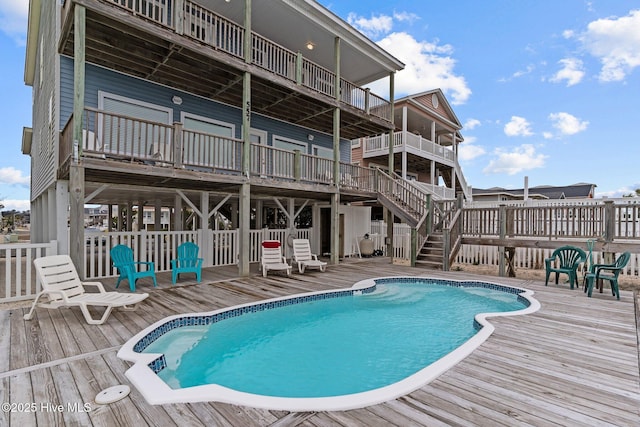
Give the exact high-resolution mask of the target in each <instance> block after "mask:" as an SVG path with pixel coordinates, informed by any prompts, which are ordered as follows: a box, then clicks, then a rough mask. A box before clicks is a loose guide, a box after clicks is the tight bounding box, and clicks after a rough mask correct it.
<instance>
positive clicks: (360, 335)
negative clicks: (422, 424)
mask: <svg viewBox="0 0 640 427" xmlns="http://www.w3.org/2000/svg"><path fill="white" fill-rule="evenodd" d="M532 294H533V293H532V292H531V291H527V290H524V289H519V288H513V287H507V286H503V285H498V284H493V283H487V282H476V281H473V282H469V281H462V282H461V281H451V280H441V279H426V278H402V277H388V278H379V279H372V280H365V281H362V282H358V283H357V284H355V285H354V286H353V287H352V288H350V289H344V290H339V291H329V292H316V293H310V294H303V295H296V296H292V297H285V298H277V299H271V300H267V301H261V302H258V303H253V304H246V305H241V306H235V307H231V308H227V309H223V310H218V311H215V312H211V313H198V314H187V315H180V316H172V317H169V318H166V319H164V320H161V321H159V322H157V323H155V324H154V325H152V326H150V327H149V328H147V329H145V330H144V331H142V332H140V333H139V334H137V335H136V336H135V337H133V338H132V339H131V340H129V341H128V342H127V343H126V344H125V345H124V346H123V347H122V348H121V349H120V351H119V352H118V356H119V357H120V358H122V359H125V360H129V361H132V362H135V364H134V366H133V367H132V368H131V369H129V370H128V371H127V374H126V375H127V377H128V378H129V379H130V380H131V382H132V383H133V384H134V385H135V386H136V387H137V388H138V389H139V390H140V392H141V393H142V394H143V395H144V397H145V398H146V399H147V401H149V402H150V403H152V404H160V403H171V402H197V401H221V402H227V403H234V404H239V405H246V406H255V407H261V408H268V409H280V410H290V411H311V410H315V411H318V410H345V409H353V408H358V407H363V406H368V405H372V404H375V403H380V402H383V401H386V400H390V399H393V398H395V397H398V396H402V395H404V394H407V393H409V392H411V391H413V390H415V389H417V388H419V387H421V386H423V385H424V384H427V383H428V382H429V381H431V380H432V379H434V378H436V377H437V376H438V375H440V374H441V373H442V372H444V371H446V370H447V369H449V368H450V367H451V366H453V365H455V364H456V363H457V362H459V361H460V360H462V359H463V358H464V357H465V356H466V355H468V354H469V353H471V352H472V351H473V350H474V349H475V348H477V347H478V346H479V345H480V344H481V343H482V342H484V341H485V340H486V339H487V338H488V336H489V335H490V334H491V333H492V332H493V327H492V326H491V325H490V324H489V323H488V322H487V321H486V318H487V317H489V316H504V315H514V314H526V313H531V312H534V311H536V310H538V309H539V307H540V305H539V303H538V302H537V301H536V300H535V299H533V298H532V297H531V295H532Z"/></svg>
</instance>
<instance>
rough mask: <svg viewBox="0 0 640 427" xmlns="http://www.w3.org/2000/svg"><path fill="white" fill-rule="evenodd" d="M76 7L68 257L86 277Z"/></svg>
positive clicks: (80, 11) (80, 44)
mask: <svg viewBox="0 0 640 427" xmlns="http://www.w3.org/2000/svg"><path fill="white" fill-rule="evenodd" d="M75 6H76V7H75V8H74V16H73V19H74V31H73V57H74V58H73V72H74V74H73V146H74V148H75V147H78V148H77V153H78V155H77V156H75V155H74V157H73V161H72V163H71V166H70V168H69V187H70V188H69V190H70V193H71V194H70V196H69V199H70V200H69V205H70V206H69V256H70V257H71V259H72V260H73V263H74V264H75V266H76V270H77V271H78V274H79V275H80V277H81V278H82V279H84V278H85V273H84V271H85V261H84V259H85V245H84V168H83V167H82V166H81V165H79V164H78V159H79V158H80V156H81V155H82V144H81V141H82V127H83V126H82V118H83V113H84V86H85V33H86V10H85V8H84V6H80V5H75ZM75 151H76V150H74V152H75ZM74 154H75V153H74ZM43 214H44V212H43Z"/></svg>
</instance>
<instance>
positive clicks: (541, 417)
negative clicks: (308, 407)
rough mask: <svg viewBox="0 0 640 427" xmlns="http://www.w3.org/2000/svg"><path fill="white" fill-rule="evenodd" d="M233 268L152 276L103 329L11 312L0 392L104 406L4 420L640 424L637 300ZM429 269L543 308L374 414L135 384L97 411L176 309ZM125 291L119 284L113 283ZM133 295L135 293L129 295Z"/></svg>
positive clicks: (51, 315)
mask: <svg viewBox="0 0 640 427" xmlns="http://www.w3.org/2000/svg"><path fill="white" fill-rule="evenodd" d="M236 271H237V270H236V269H235V268H216V269H205V271H203V278H202V279H203V280H202V283H201V284H197V283H196V282H195V280H191V279H187V280H180V281H179V282H178V284H177V285H171V278H170V274H169V273H161V274H159V275H158V282H159V286H158V288H153V287H152V286H151V285H150V283H146V282H144V281H142V282H140V283H139V285H138V287H137V290H138V291H140V292H149V293H150V296H149V298H148V299H147V300H146V301H145V302H144V303H143V304H141V305H140V307H139V309H138V310H136V311H133V312H131V311H119V310H116V311H114V313H113V314H112V315H111V317H110V318H109V320H108V321H107V322H106V323H105V324H104V325H100V326H92V325H88V324H87V323H86V322H85V321H84V318H83V316H82V314H81V313H80V311H79V310H78V309H75V308H74V309H59V310H46V309H41V308H38V309H37V310H36V315H35V317H34V319H33V320H32V321H25V320H23V319H22V316H23V314H24V313H26V312H27V308H15V309H12V310H2V311H0V328H2V330H3V331H6V333H3V334H2V335H0V399H1V400H2V401H3V402H14V403H17V402H24V401H33V402H36V403H37V404H38V405H40V404H41V403H51V404H64V405H66V404H67V403H71V404H77V405H80V406H81V405H82V404H83V403H91V406H92V411H91V412H88V413H84V412H70V411H64V412H62V413H56V412H47V411H38V412H36V413H20V414H18V413H0V425H2V426H4V425H20V426H21V425H42V426H48V425H64V424H67V425H74V424H75V425H93V426H119V425H122V426H130V425H135V426H141V425H229V426H235V425H243V426H263V425H274V426H318V427H321V426H360V425H362V426H364V425H367V426H370V425H390V426H393V425H397V426H403V427H404V426H413V425H415V426H444V425H460V426H477V425H496V426H501V425H504V426H516V425H536V426H544V425H619V426H627V425H629V426H631V425H640V409H639V408H640V369H639V368H638V349H639V346H638V330H637V327H636V312H635V309H634V300H633V295H632V294H631V293H630V292H624V291H623V292H622V298H621V300H620V301H616V300H615V298H613V297H612V296H611V295H609V294H607V293H606V292H605V293H604V294H599V293H596V294H595V295H594V297H593V298H587V297H586V296H585V294H584V292H583V291H582V289H574V290H570V289H568V287H566V286H564V287H563V286H558V287H556V286H555V285H553V286H547V287H545V286H544V283H543V282H538V281H522V280H519V279H517V278H498V277H487V276H475V275H471V274H468V273H464V272H435V271H429V270H423V269H418V268H410V267H406V266H400V265H393V264H391V263H389V262H387V261H386V260H381V259H372V260H363V261H354V260H351V261H349V262H345V263H343V264H341V265H339V266H329V268H328V269H327V272H326V273H320V272H317V271H313V270H312V271H309V272H306V273H305V274H304V275H300V274H297V273H294V274H293V275H292V276H291V277H286V276H284V275H279V274H269V276H268V277H267V278H263V277H262V276H261V275H260V274H259V273H258V272H257V269H256V268H255V266H252V275H251V276H250V277H244V278H238V277H235V273H236ZM398 275H410V276H414V275H430V276H433V277H441V278H450V279H456V280H481V281H490V282H493V283H503V284H509V285H514V286H519V287H523V288H528V289H531V290H533V291H534V292H535V297H536V298H537V299H538V300H539V301H540V303H541V304H542V308H541V310H540V311H539V312H537V313H534V314H530V315H526V316H513V317H502V318H494V319H491V320H490V321H491V323H492V324H494V325H495V327H496V330H495V332H494V334H493V335H492V336H491V337H490V338H489V340H488V341H487V342H485V343H484V344H483V345H482V346H480V348H478V349H477V350H476V351H475V352H474V353H472V354H471V355H470V356H469V357H467V358H466V359H465V360H463V361H461V362H460V363H459V364H458V365H456V366H455V367H454V368H452V369H451V370H449V371H448V372H446V373H444V374H443V375H441V376H440V377H439V378H437V379H436V380H434V381H432V382H431V383H430V384H427V385H425V386H423V387H421V388H420V389H418V390H416V391H414V392H412V393H410V394H408V395H406V396H403V397H400V398H398V399H395V400H392V401H390V402H386V403H382V404H378V405H374V406H371V407H367V408H361V409H354V410H349V411H335V412H319V413H316V412H304V413H289V412H287V411H268V410H264V409H256V408H248V407H240V406H236V405H229V404H223V403H217V402H202V403H189V404H169V405H149V404H148V403H146V401H145V400H144V398H143V397H142V395H141V394H140V392H139V391H138V390H137V389H135V387H133V386H132V388H131V394H130V396H128V397H127V398H125V399H123V400H121V401H119V402H116V403H114V404H111V405H104V406H101V405H96V404H95V403H94V402H93V399H94V398H95V395H96V394H97V393H98V392H99V391H100V390H103V389H105V388H107V387H110V386H112V385H116V384H128V380H127V379H126V377H125V376H124V372H125V371H126V369H127V368H128V367H129V366H130V364H129V363H128V362H125V361H123V360H120V359H118V358H117V356H116V353H117V350H118V349H119V347H120V346H121V345H122V344H123V343H124V342H125V341H126V340H128V339H129V338H130V337H131V336H133V335H135V334H136V333H138V332H139V331H140V330H142V329H143V328H145V327H147V326H148V325H150V324H152V323H154V322H156V321H158V320H160V319H162V318H164V317H166V316H170V315H174V314H184V313H188V312H204V311H213V310H217V309H220V308H223V307H227V306H231V305H237V304H244V303H250V302H254V301H258V300H262V299H267V298H274V297H280V296H286V295H292V294H297V293H305V292H312V291H319V290H331V289H340V288H345V287H349V286H351V285H352V284H353V283H355V282H357V281H359V280H362V279H364V278H371V277H383V276H398ZM104 284H105V286H106V287H107V289H110V290H113V289H114V285H115V279H113V280H111V279H108V280H105V281H104ZM119 290H120V291H122V292H128V287H127V288H124V289H119Z"/></svg>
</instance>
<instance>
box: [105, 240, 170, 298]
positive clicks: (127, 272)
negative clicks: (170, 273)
mask: <svg viewBox="0 0 640 427" xmlns="http://www.w3.org/2000/svg"><path fill="white" fill-rule="evenodd" d="M110 254H111V262H112V263H113V266H114V267H115V268H117V269H118V271H119V272H120V277H118V282H117V283H116V288H117V287H118V286H120V282H121V281H122V280H124V279H127V280H128V281H129V289H131V292H135V290H136V280H138V279H140V278H142V277H151V278H152V279H153V286H154V287H156V286H158V283H157V282H156V268H155V265H154V263H153V262H145V261H134V260H133V250H131V248H130V247H129V246H126V245H117V246H114V247H113V248H112V249H111V252H110ZM138 266H145V267H146V269H145V270H141V271H138Z"/></svg>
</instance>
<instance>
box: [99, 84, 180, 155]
mask: <svg viewBox="0 0 640 427" xmlns="http://www.w3.org/2000/svg"><path fill="white" fill-rule="evenodd" d="M98 108H99V109H100V110H103V111H104V112H105V113H113V114H101V115H100V116H99V119H98V140H99V141H102V143H103V144H104V151H105V152H111V153H115V154H122V155H127V156H133V157H149V156H151V155H153V154H154V153H155V152H158V151H159V150H158V145H159V144H165V145H168V144H169V143H170V142H171V128H170V127H169V126H162V125H170V124H171V121H172V117H173V110H172V109H171V108H166V107H162V106H160V105H155V104H150V103H147V102H143V101H139V100H137V99H131V98H126V97H123V96H119V95H114V94H110V93H106V92H98ZM168 154H169V153H168V152H167V153H165V155H168Z"/></svg>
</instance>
